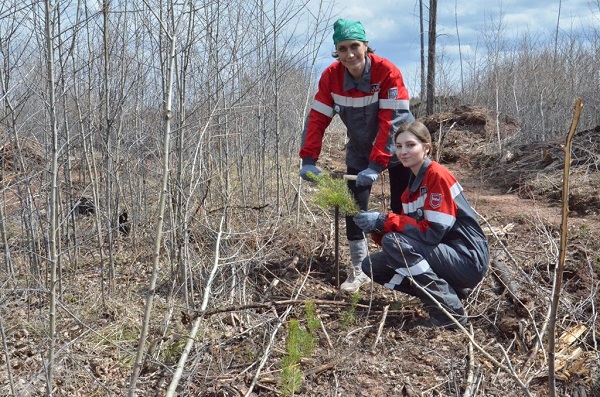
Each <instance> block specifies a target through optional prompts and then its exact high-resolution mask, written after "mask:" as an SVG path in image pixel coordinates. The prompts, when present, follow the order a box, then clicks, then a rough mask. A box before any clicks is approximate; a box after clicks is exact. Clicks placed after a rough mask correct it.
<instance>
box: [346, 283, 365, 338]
mask: <svg viewBox="0 0 600 397" xmlns="http://www.w3.org/2000/svg"><path fill="white" fill-rule="evenodd" d="M361 298H362V294H361V293H360V291H356V292H354V293H353V294H352V295H350V307H348V309H346V311H345V312H344V313H342V328H344V329H348V328H350V327H351V326H352V325H354V323H355V322H356V307H357V306H358V302H359V301H360V300H361Z"/></svg>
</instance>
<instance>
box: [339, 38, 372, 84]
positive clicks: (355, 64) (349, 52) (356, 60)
mask: <svg viewBox="0 0 600 397" xmlns="http://www.w3.org/2000/svg"><path fill="white" fill-rule="evenodd" d="M368 48H369V46H368V45H367V43H365V42H362V41H358V40H343V41H340V42H339V43H337V45H336V47H335V50H336V53H337V55H338V57H339V58H338V59H339V60H340V62H341V63H342V65H344V66H345V67H346V69H348V71H349V72H350V74H351V75H352V77H354V79H355V80H359V79H360V78H361V77H362V75H363V72H364V71H365V65H366V56H367V49H368Z"/></svg>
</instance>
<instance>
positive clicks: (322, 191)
mask: <svg viewBox="0 0 600 397" xmlns="http://www.w3.org/2000/svg"><path fill="white" fill-rule="evenodd" d="M308 175H309V177H311V178H312V179H313V180H314V181H315V182H316V183H317V188H318V189H317V193H316V195H315V196H314V198H313V202H314V203H315V204H316V205H318V206H319V207H321V208H325V209H330V208H335V207H338V209H339V211H340V213H342V214H344V215H350V216H351V215H355V214H358V212H359V208H358V205H357V204H356V201H354V198H353V197H352V193H351V192H350V190H349V189H348V185H347V184H346V181H345V180H344V179H342V178H334V177H333V176H331V175H329V174H327V173H325V172H323V173H321V174H320V175H314V174H311V173H309V174H308Z"/></svg>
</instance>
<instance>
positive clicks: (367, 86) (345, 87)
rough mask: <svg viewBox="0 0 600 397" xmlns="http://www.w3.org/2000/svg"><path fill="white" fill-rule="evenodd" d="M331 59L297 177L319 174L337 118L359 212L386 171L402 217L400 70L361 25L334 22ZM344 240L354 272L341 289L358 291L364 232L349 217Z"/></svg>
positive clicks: (404, 93)
mask: <svg viewBox="0 0 600 397" xmlns="http://www.w3.org/2000/svg"><path fill="white" fill-rule="evenodd" d="M333 44H334V45H335V51H334V53H333V57H334V58H336V59H337V61H335V62H334V63H332V64H331V65H330V66H329V67H328V68H327V69H325V71H323V73H322V74H321V78H320V80H319V89H318V91H317V93H316V95H315V97H314V101H313V103H312V107H311V110H310V113H309V115H308V118H307V121H306V124H305V127H304V132H303V134H302V147H301V149H300V157H301V158H302V167H301V169H300V176H301V177H302V178H303V179H305V180H310V177H309V174H310V173H312V174H315V175H318V174H319V173H320V172H321V171H320V170H319V168H317V166H316V163H317V160H318V159H319V154H320V153H321V147H322V143H323V135H324V134H325V130H326V129H327V127H328V126H329V124H330V123H331V120H332V118H333V116H335V115H336V114H338V115H339V116H340V118H341V119H342V121H343V123H344V124H345V126H346V129H347V137H348V143H347V144H346V166H347V173H348V174H351V175H356V176H357V179H356V181H349V182H348V187H349V188H350V190H351V191H352V193H353V195H354V198H355V199H356V202H357V203H358V206H359V208H360V209H361V210H367V209H368V208H367V207H368V204H369V196H370V194H371V186H372V185H373V182H375V181H376V180H377V178H378V177H379V174H380V173H381V172H383V171H384V170H385V169H387V170H388V173H389V182H390V190H391V197H392V202H391V210H392V211H393V212H397V213H400V211H401V210H402V205H401V203H400V200H399V197H401V195H402V192H403V191H404V189H406V186H407V184H408V177H409V175H410V170H408V169H407V168H405V167H404V166H402V164H400V162H399V161H398V159H397V157H396V155H395V145H394V141H393V137H394V133H395V132H396V131H398V128H399V127H400V125H402V124H403V123H406V122H411V121H413V120H414V117H413V115H412V114H411V113H410V110H409V95H408V90H407V89H406V87H405V86H404V80H403V78H402V73H401V72H400V70H399V69H398V68H397V67H396V66H395V65H394V64H393V63H392V62H390V61H388V60H387V59H385V58H382V57H379V56H377V55H375V54H374V51H373V50H372V49H371V48H370V47H369V41H368V40H367V36H366V34H365V30H364V28H363V25H362V24H361V23H360V22H359V21H349V20H346V19H338V20H337V21H336V22H335V23H334V25H333ZM346 237H347V238H348V241H349V245H350V259H351V261H352V269H351V272H350V273H349V276H348V279H347V280H346V281H345V282H344V283H342V285H341V286H340V289H342V290H343V291H347V292H354V291H357V290H358V289H359V288H360V286H361V285H362V284H364V283H366V282H368V281H369V278H368V277H367V276H366V275H365V274H364V273H363V271H362V268H361V263H362V260H363V259H364V258H365V257H366V255H367V243H366V240H365V238H364V234H363V232H362V230H361V229H360V228H359V227H358V226H356V224H355V223H354V220H353V219H352V217H346Z"/></svg>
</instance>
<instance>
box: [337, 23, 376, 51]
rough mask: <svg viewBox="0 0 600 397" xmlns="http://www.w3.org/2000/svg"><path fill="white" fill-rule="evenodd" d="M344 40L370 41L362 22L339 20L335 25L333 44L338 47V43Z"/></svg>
mask: <svg viewBox="0 0 600 397" xmlns="http://www.w3.org/2000/svg"><path fill="white" fill-rule="evenodd" d="M344 40H358V41H364V42H367V41H369V40H367V36H366V35H365V28H363V26H362V23H360V21H348V20H347V19H338V20H337V21H335V23H334V24H333V44H334V45H337V43H339V42H340V41H344Z"/></svg>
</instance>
